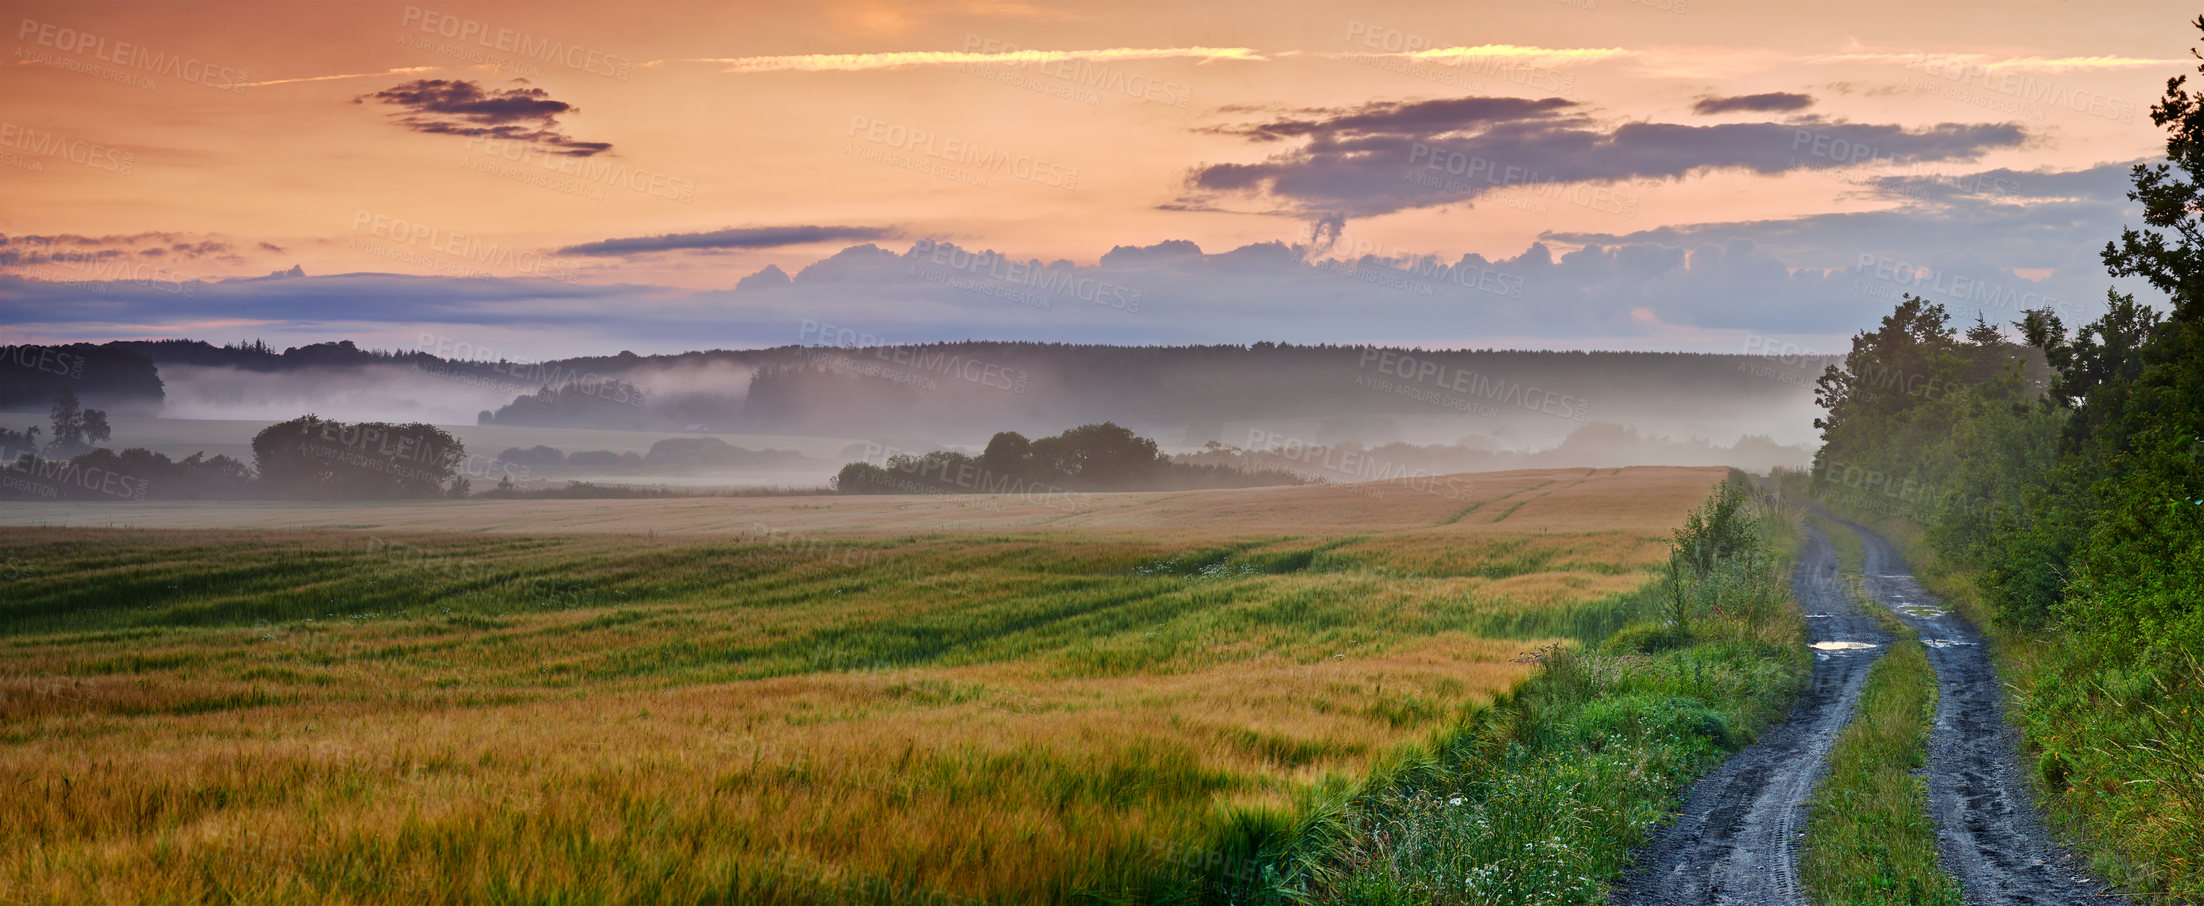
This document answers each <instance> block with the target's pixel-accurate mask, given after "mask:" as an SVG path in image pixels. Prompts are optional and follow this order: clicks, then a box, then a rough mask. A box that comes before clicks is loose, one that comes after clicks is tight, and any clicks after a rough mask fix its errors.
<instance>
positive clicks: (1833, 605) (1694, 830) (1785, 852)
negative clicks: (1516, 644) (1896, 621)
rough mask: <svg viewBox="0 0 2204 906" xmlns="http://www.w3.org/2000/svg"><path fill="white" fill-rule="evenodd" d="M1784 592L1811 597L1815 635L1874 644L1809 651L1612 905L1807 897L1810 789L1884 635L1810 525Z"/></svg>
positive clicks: (1787, 901) (1806, 602) (1762, 905)
mask: <svg viewBox="0 0 2204 906" xmlns="http://www.w3.org/2000/svg"><path fill="white" fill-rule="evenodd" d="M1791 593H1792V595H1793V596H1794V597H1796V598H1797V599H1798V602H1799V604H1800V605H1801V606H1803V607H1805V608H1806V615H1807V621H1806V622H1807V629H1808V632H1809V633H1810V634H1811V639H1812V641H1813V642H1815V643H1817V644H1819V643H1848V642H1849V643H1861V644H1866V645H1872V646H1874V647H1871V648H1857V649H1849V650H1846V649H1841V648H1840V649H1838V650H1827V651H1823V650H1817V651H1816V652H1814V673H1813V682H1812V685H1811V686H1810V687H1809V688H1808V690H1807V691H1806V693H1805V694H1804V695H1803V696H1801V697H1800V699H1799V702H1798V704H1796V705H1795V706H1793V708H1792V711H1791V714H1790V716H1789V718H1788V719H1787V720H1785V721H1784V722H1783V723H1782V724H1780V725H1778V726H1776V727H1774V728H1772V729H1770V730H1769V731H1768V732H1767V733H1765V734H1762V736H1761V738H1760V741H1759V742H1756V743H1754V744H1752V745H1751V746H1748V747H1746V748H1745V749H1744V750H1743V751H1740V752H1738V753H1737V754H1736V755H1734V756H1731V758H1730V759H1729V761H1727V762H1725V763H1723V765H1722V766H1721V767H1720V768H1717V769H1716V770H1715V771H1714V773H1712V774H1709V775H1707V776H1706V777H1704V778H1702V779H1701V780H1700V781H1699V782H1698V783H1696V784H1694V785H1693V786H1692V788H1691V794H1690V796H1689V798H1688V799H1687V800H1686V801H1685V803H1684V807H1683V813H1682V814H1681V815H1680V816H1678V818H1677V820H1676V822H1675V823H1674V824H1670V825H1668V826H1666V827H1664V828H1662V829H1661V830H1660V831H1659V832H1657V833H1656V834H1655V835H1654V837H1653V840H1652V841H1651V842H1650V843H1648V844H1647V845H1646V847H1645V848H1644V849H1643V850H1640V851H1639V853H1638V855H1637V858H1636V864H1635V866H1634V867H1633V868H1632V869H1631V871H1630V874H1629V875H1628V876H1627V877H1625V878H1624V879H1623V883H1622V885H1621V886H1619V887H1617V888H1616V889H1615V892H1614V895H1613V896H1612V897H1611V901H1612V902H1613V903H1615V904H1616V906H1707V904H1732V903H1734V904H1752V906H1804V904H1805V903H1806V896H1805V892H1804V891H1803V890H1802V889H1801V888H1800V886H1799V883H1798V844H1799V838H1800V835H1801V834H1803V833H1804V832H1805V827H1806V800H1807V797H1809V796H1811V795H1812V794H1813V791H1814V786H1815V785H1816V784H1818V783H1820V782H1821V777H1822V775H1823V774H1824V773H1826V772H1827V768H1828V762H1829V750H1830V749H1831V748H1832V747H1834V746H1835V744H1836V740H1837V735H1838V734H1839V733H1841V732H1843V730H1844V726H1845V724H1847V723H1849V722H1850V721H1851V719H1852V712H1853V710H1854V708H1855V707H1856V706H1857V705H1858V703H1859V695H1860V687H1861V685H1862V684H1864V683H1865V682H1866V681H1867V671H1868V668H1869V667H1871V666H1873V665H1874V663H1875V660H1876V659H1877V658H1880V657H1881V656H1882V653H1883V651H1884V646H1885V645H1887V644H1888V643H1889V642H1890V637H1889V636H1888V635H1886V634H1884V633H1883V631H1882V630H1881V629H1880V628H1879V627H1877V626H1876V624H1875V621H1874V620H1873V619H1872V618H1871V617H1869V616H1868V615H1867V614H1865V613H1862V612H1861V611H1860V610H1859V608H1857V607H1855V606H1854V605H1853V603H1852V597H1851V595H1850V594H1848V593H1847V590H1846V589H1845V587H1844V584H1843V583H1842V582H1841V581H1840V580H1839V578H1838V576H1837V555H1836V551H1835V549H1834V548H1832V547H1830V544H1829V539H1827V538H1825V537H1823V536H1822V535H1821V533H1820V532H1818V531H1814V530H1813V529H1812V528H1808V529H1807V536H1806V549H1805V551H1804V552H1803V553H1802V554H1801V556H1800V558H1799V562H1798V566H1797V567H1796V568H1795V569H1794V570H1793V571H1792V574H1791Z"/></svg>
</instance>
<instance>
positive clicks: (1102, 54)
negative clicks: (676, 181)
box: [644, 47, 1265, 73]
mask: <svg viewBox="0 0 2204 906" xmlns="http://www.w3.org/2000/svg"><path fill="white" fill-rule="evenodd" d="M1262 59H1265V57H1264V56H1263V55H1262V54H1260V53H1257V52H1256V51H1254V50H1252V49H1250V48H1246V47H1113V48H1109V49H1106V50H1017V49H1006V50H1000V51H992V52H987V51H959V50H897V51H886V52H882V53H807V54H790V55H785V56H761V57H690V58H685V59H678V60H653V61H651V62H649V63H646V64H644V65H646V66H657V65H661V64H665V63H714V64H718V65H719V66H720V67H721V69H720V71H721V72H734V73H749V72H865V71H869V70H876V69H912V68H916V67H921V66H985V65H999V64H1018V65H1029V64H1035V63H1061V62H1070V61H1083V62H1089V63H1115V62H1128V61H1134V60H1194V61H1197V62H1201V63H1213V62H1218V61H1226V60H1237V61H1249V60H1262Z"/></svg>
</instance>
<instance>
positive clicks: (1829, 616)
mask: <svg viewBox="0 0 2204 906" xmlns="http://www.w3.org/2000/svg"><path fill="white" fill-rule="evenodd" d="M1806 618H1807V619H1809V620H1834V619H1836V618H1837V615H1836V614H1833V613H1810V614H1807V615H1806Z"/></svg>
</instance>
